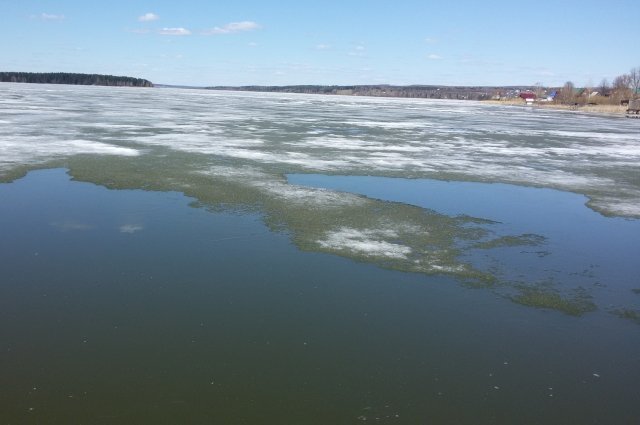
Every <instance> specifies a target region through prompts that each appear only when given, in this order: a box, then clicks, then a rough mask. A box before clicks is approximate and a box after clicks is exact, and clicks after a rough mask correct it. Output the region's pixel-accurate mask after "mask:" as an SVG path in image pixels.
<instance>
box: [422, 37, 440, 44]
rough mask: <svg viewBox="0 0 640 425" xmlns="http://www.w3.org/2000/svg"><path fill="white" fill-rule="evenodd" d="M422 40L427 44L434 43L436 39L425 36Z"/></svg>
mask: <svg viewBox="0 0 640 425" xmlns="http://www.w3.org/2000/svg"><path fill="white" fill-rule="evenodd" d="M424 42H425V43H427V44H436V43H437V42H438V40H437V39H435V38H433V37H427V38H425V39H424Z"/></svg>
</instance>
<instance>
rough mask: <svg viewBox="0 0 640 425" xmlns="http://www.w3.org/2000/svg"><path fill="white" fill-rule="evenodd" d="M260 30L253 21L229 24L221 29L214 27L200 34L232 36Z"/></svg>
mask: <svg viewBox="0 0 640 425" xmlns="http://www.w3.org/2000/svg"><path fill="white" fill-rule="evenodd" d="M260 28H262V27H261V26H260V25H259V24H258V23H256V22H253V21H242V22H230V23H228V24H226V25H224V26H222V27H214V28H211V29H208V30H205V31H203V32H202V34H203V35H218V34H234V33H238V32H247V31H255V30H257V29H260Z"/></svg>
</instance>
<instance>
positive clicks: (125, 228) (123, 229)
mask: <svg viewBox="0 0 640 425" xmlns="http://www.w3.org/2000/svg"><path fill="white" fill-rule="evenodd" d="M119 229H120V233H136V232H139V231H140V230H142V229H144V227H143V226H140V225H138V224H123V225H122V226H120V228H119Z"/></svg>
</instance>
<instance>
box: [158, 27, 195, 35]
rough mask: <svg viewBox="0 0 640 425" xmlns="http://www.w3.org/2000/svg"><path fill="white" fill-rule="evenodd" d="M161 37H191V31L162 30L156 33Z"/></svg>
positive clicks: (184, 29) (177, 29) (183, 29)
mask: <svg viewBox="0 0 640 425" xmlns="http://www.w3.org/2000/svg"><path fill="white" fill-rule="evenodd" d="M158 34H161V35H191V31H189V30H188V29H186V28H181V27H180V28H162V29H161V30H160V31H158Z"/></svg>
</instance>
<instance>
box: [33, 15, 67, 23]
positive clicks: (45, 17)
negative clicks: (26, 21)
mask: <svg viewBox="0 0 640 425" xmlns="http://www.w3.org/2000/svg"><path fill="white" fill-rule="evenodd" d="M31 19H41V20H43V21H62V20H63V19H64V15H55V14H52V13H41V14H39V15H31Z"/></svg>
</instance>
